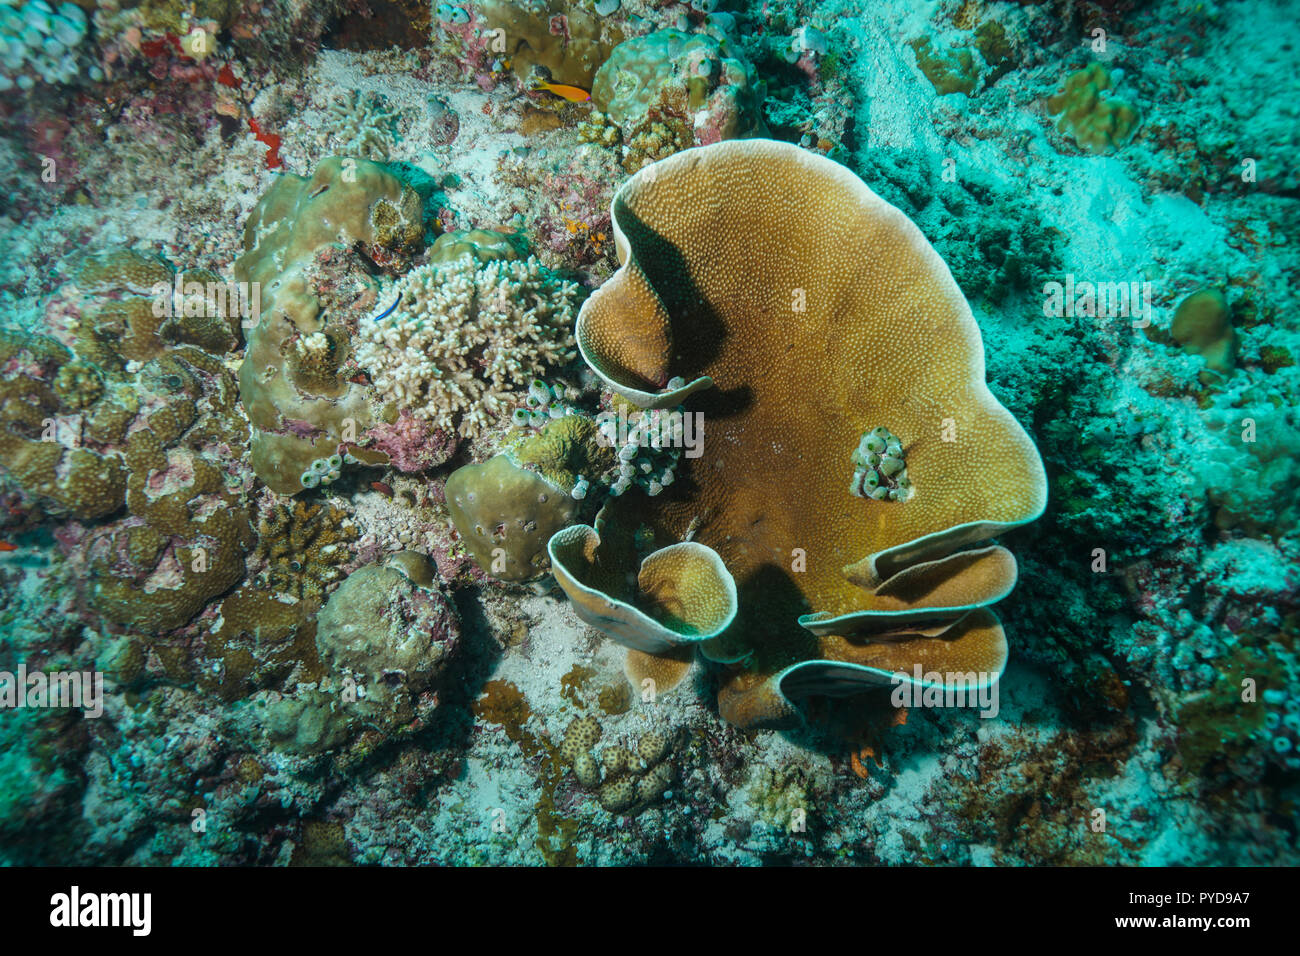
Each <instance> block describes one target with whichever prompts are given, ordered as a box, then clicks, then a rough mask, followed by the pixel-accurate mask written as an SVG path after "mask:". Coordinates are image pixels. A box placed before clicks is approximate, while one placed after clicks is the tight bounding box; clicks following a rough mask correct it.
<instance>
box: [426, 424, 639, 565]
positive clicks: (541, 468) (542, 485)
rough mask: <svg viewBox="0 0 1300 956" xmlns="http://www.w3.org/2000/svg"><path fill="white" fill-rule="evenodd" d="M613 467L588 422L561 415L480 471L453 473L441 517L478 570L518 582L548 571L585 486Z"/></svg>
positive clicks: (469, 469)
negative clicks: (549, 546) (549, 549)
mask: <svg viewBox="0 0 1300 956" xmlns="http://www.w3.org/2000/svg"><path fill="white" fill-rule="evenodd" d="M613 460H614V455H613V451H612V450H611V449H610V448H609V447H607V446H604V445H602V444H601V442H600V441H599V440H598V438H597V427H596V425H595V423H594V422H593V421H592V420H591V419H589V418H586V417H584V416H582V415H574V414H571V415H567V416H565V417H562V418H558V419H555V420H553V421H551V422H550V423H549V424H548V425H546V427H545V428H543V429H542V431H541V432H539V433H537V434H535V435H527V436H525V437H523V438H521V439H519V440H517V441H515V442H514V443H512V444H511V445H510V447H508V448H507V449H506V450H505V451H503V452H502V453H501V454H499V455H496V456H494V457H493V458H491V459H490V460H488V461H487V462H485V463H483V464H480V465H466V466H464V467H463V468H458V469H457V470H456V471H455V472H453V473H452V475H451V477H450V478H448V479H447V488H446V496H447V510H448V512H449V513H450V515H451V521H452V524H453V525H454V526H455V528H456V531H457V533H458V534H459V535H460V537H461V540H462V541H463V542H464V544H465V547H466V549H467V550H468V551H469V553H470V554H471V555H472V556H473V558H474V560H475V561H476V562H477V563H478V565H479V567H481V568H482V569H483V570H484V571H486V572H487V573H489V574H491V575H492V576H493V577H497V578H501V579H502V580H507V581H524V580H527V579H529V578H532V577H536V576H537V575H538V574H541V573H543V572H544V571H545V570H546V568H547V554H546V543H547V541H548V540H549V539H550V537H551V536H552V535H553V534H554V533H555V532H557V531H559V530H560V529H562V528H565V527H567V526H568V525H569V524H570V523H572V522H573V521H574V520H575V519H576V517H577V516H578V514H579V511H580V507H581V503H582V500H583V498H585V495H586V486H585V481H586V480H587V479H588V478H593V479H594V477H595V476H596V475H598V474H599V473H601V472H603V471H605V470H607V469H608V468H610V467H611V466H612V465H613ZM579 489H581V490H579Z"/></svg>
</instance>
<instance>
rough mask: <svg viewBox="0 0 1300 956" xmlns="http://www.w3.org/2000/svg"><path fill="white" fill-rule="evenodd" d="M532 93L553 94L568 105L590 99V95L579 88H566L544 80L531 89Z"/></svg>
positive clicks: (560, 84)
mask: <svg viewBox="0 0 1300 956" xmlns="http://www.w3.org/2000/svg"><path fill="white" fill-rule="evenodd" d="M533 90H534V92H536V91H539V90H545V91H546V92H547V93H554V94H555V95H556V96H559V97H561V98H563V99H566V100H568V101H569V102H570V103H585V102H587V100H589V99H591V93H589V92H588V91H587V90H584V89H582V88H581V87H579V86H566V85H564V84H563V83H548V82H546V81H545V80H538V81H537V85H536V86H534V87H533Z"/></svg>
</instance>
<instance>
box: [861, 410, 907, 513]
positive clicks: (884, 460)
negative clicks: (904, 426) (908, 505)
mask: <svg viewBox="0 0 1300 956" xmlns="http://www.w3.org/2000/svg"><path fill="white" fill-rule="evenodd" d="M852 460H853V477H852V478H851V479H849V494H851V495H856V496H857V497H859V498H873V499H875V500H876V501H885V500H889V501H906V500H907V499H908V498H910V497H911V496H912V480H911V479H910V478H908V477H907V465H905V464H904V463H903V443H902V442H901V441H899V440H898V438H896V437H895V436H894V435H893V433H892V432H890V430H889V429H888V428H873V429H871V431H869V432H866V433H865V434H864V435H863V436H862V440H861V441H859V442H858V447H857V448H855V449H854V450H853V459H852Z"/></svg>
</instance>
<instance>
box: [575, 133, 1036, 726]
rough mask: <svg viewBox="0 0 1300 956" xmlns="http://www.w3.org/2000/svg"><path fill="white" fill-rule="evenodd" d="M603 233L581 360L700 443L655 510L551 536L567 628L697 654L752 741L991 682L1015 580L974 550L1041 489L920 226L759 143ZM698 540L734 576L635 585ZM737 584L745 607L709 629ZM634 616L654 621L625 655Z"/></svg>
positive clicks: (687, 167)
mask: <svg viewBox="0 0 1300 956" xmlns="http://www.w3.org/2000/svg"><path fill="white" fill-rule="evenodd" d="M613 221H614V235H615V242H616V246H617V250H618V255H619V260H620V262H621V263H622V265H621V267H620V269H619V271H618V272H617V273H616V274H615V275H614V277H613V278H611V279H610V280H609V281H608V282H607V283H605V285H604V286H603V287H602V288H600V289H599V290H597V292H596V293H594V294H593V295H592V296H591V298H590V299H589V300H588V301H587V303H586V304H585V305H584V306H583V309H582V311H581V313H580V315H579V318H578V325H577V339H578V345H579V348H580V350H581V351H582V354H583V357H584V358H585V359H586V361H587V363H588V364H589V365H590V366H591V367H592V369H593V370H595V372H596V373H597V374H598V375H599V376H600V377H601V378H602V379H603V380H604V381H605V382H606V383H607V384H608V385H609V386H610V387H612V388H613V389H615V390H616V391H618V392H619V393H621V394H622V395H624V396H625V397H627V398H628V399H629V400H631V401H632V402H634V403H635V404H637V405H639V406H641V407H647V408H648V407H655V408H672V407H675V406H677V405H679V404H681V403H682V402H683V401H685V402H686V403H687V404H686V409H687V412H688V413H692V414H694V413H699V414H702V415H703V416H704V423H705V428H706V432H705V441H704V445H703V453H702V455H701V456H700V457H699V458H696V459H694V460H688V470H687V471H686V473H685V475H684V476H683V478H682V479H679V480H678V481H677V482H676V483H675V484H674V485H673V487H672V488H671V489H669V490H668V491H666V492H665V493H664V494H662V495H660V496H658V497H656V498H653V499H652V498H648V497H645V496H642V495H640V494H639V493H637V495H636V496H635V497H634V496H633V495H625V496H623V497H622V498H619V499H616V501H615V502H613V503H611V504H610V505H608V506H607V507H606V508H605V510H604V512H603V513H602V515H601V516H600V518H598V520H597V524H596V527H595V528H594V529H593V528H586V527H584V526H575V527H573V528H569V529H565V530H564V531H561V532H560V533H559V534H557V535H556V536H555V538H554V539H552V542H551V547H550V550H551V557H552V563H553V565H554V566H555V569H556V576H557V578H558V580H559V581H560V583H561V585H562V586H563V587H564V588H565V590H566V592H567V593H568V594H569V597H570V598H571V599H572V600H573V601H574V604H575V608H576V609H577V610H578V612H579V613H580V614H581V615H582V616H584V617H585V618H586V619H588V620H589V621H592V622H593V623H596V624H597V625H598V626H604V625H607V624H608V622H609V620H610V619H611V617H617V618H618V619H619V622H618V623H619V626H618V627H607V630H608V631H609V632H610V633H612V634H613V635H614V636H615V638H616V639H619V640H621V641H622V642H623V643H629V644H634V645H635V646H636V647H638V648H639V649H640V650H641V651H646V650H655V649H657V650H659V651H661V652H667V653H676V652H679V651H680V648H681V647H682V646H684V645H689V644H692V643H695V644H698V646H700V647H701V649H702V650H703V651H704V653H705V655H706V656H707V657H710V658H712V659H714V660H717V661H723V662H728V663H729V664H730V667H729V668H728V670H727V673H726V675H725V678H724V683H723V687H722V690H721V692H720V697H719V707H720V710H721V713H722V715H723V716H724V717H725V718H726V719H728V720H730V721H731V722H733V723H736V724H738V725H741V726H752V725H757V724H767V723H773V722H777V721H781V720H784V719H786V718H789V717H790V716H792V715H793V714H794V712H795V710H794V706H793V704H792V703H791V700H792V699H793V698H797V697H802V696H806V695H809V694H817V693H853V692H858V691H861V690H863V689H865V688H867V687H870V686H874V685H881V684H886V685H887V684H888V683H889V682H890V681H891V679H892V678H893V675H894V674H896V673H898V672H903V673H906V674H907V675H908V677H907V680H908V681H915V682H916V683H918V684H919V685H921V686H937V682H938V681H942V683H943V684H944V685H945V686H951V683H952V681H953V679H954V678H953V675H958V674H968V675H973V676H974V679H975V680H976V681H977V682H978V684H979V685H980V686H983V685H986V684H989V683H991V682H993V681H996V680H997V679H998V677H999V676H1000V675H1001V673H1002V670H1003V667H1004V666H1005V661H1006V656H1007V646H1006V640H1005V637H1004V635H1003V631H1002V627H1001V625H1000V624H999V623H998V621H997V618H996V617H995V616H994V615H993V614H992V612H990V611H988V610H987V609H986V606H987V605H988V604H990V603H992V602H994V601H997V600H999V599H1000V598H1002V597H1003V596H1005V595H1006V593H1007V592H1008V591H1009V590H1010V588H1011V587H1012V585H1013V584H1014V582H1015V577H1016V564H1015V560H1014V558H1013V557H1012V556H1011V554H1010V553H1009V552H1008V551H1006V550H1005V549H1004V548H1001V547H998V546H987V545H985V546H982V547H979V548H976V549H975V550H965V549H968V548H970V547H971V546H973V545H977V544H980V543H982V542H986V541H987V540H988V539H989V538H991V537H993V536H994V535H996V534H998V533H999V532H1001V531H1003V530H1005V529H1008V528H1011V527H1013V526H1015V525H1019V524H1022V523H1024V522H1027V521H1031V520H1033V519H1034V518H1035V517H1037V516H1038V515H1039V514H1040V513H1041V512H1042V510H1043V507H1044V504H1045V501H1046V481H1045V476H1044V473H1043V468H1042V463H1041V461H1040V459H1039V457H1038V453H1037V450H1036V449H1035V448H1034V445H1033V443H1032V442H1031V441H1030V439H1029V437H1028V436H1027V435H1026V434H1025V432H1024V430H1023V429H1022V428H1021V427H1020V426H1019V425H1018V424H1017V423H1016V421H1015V420H1014V419H1013V418H1012V417H1011V415H1010V414H1009V413H1008V412H1007V411H1006V409H1004V408H1003V407H1002V406H1001V405H1000V404H999V403H998V402H997V400H996V399H995V398H994V397H993V395H992V394H991V393H990V392H989V390H988V387H987V385H986V384H985V381H984V356H983V347H982V343H981V341H980V335H979V329H978V327H977V326H976V324H975V321H974V318H973V317H972V315H971V312H970V308H969V306H968V305H967V303H966V301H965V299H964V298H963V297H962V294H961V292H960V290H959V289H958V288H957V285H956V283H955V282H954V281H953V279H952V275H951V273H950V272H949V271H948V267H947V266H946V265H945V264H944V262H943V260H942V259H941V258H940V257H939V255H938V254H937V253H936V252H935V251H934V249H933V248H932V247H931V246H930V244H929V243H928V242H926V240H925V238H924V237H923V236H922V235H921V233H920V231H919V230H918V229H917V228H916V227H915V226H914V225H913V224H912V223H911V222H910V221H909V220H908V219H907V217H906V216H904V215H903V214H902V213H901V212H899V211H898V210H897V209H895V208H894V207H892V206H890V205H889V204H888V203H886V202H885V201H884V200H882V199H880V197H878V196H877V195H876V194H875V193H874V192H872V191H871V189H869V188H868V187H867V186H866V185H865V184H864V183H863V182H862V181H861V180H860V179H858V178H857V177H856V176H855V175H853V173H851V172H850V171H849V170H848V169H846V168H844V167H843V166H840V165H838V164H837V163H834V162H832V161H830V160H827V159H825V158H822V157H821V156H819V155H817V154H814V153H810V152H806V151H804V150H801V149H799V148H797V147H794V146H790V145H788V144H784V143H778V142H774V141H770V140H744V141H731V142H723V143H718V144H716V145H712V146H707V147H702V148H698V149H691V150H687V151H685V152H683V153H679V154H677V155H675V156H673V157H670V158H669V159H666V160H663V161H661V162H659V163H656V164H655V165H653V166H650V167H647V168H646V169H644V170H642V171H641V172H639V173H638V174H637V175H635V176H633V177H632V178H631V179H630V180H629V181H628V182H627V183H625V184H624V185H623V187H622V188H621V189H620V190H619V191H618V193H617V194H616V196H615V198H614V202H613ZM688 540H689V541H693V542H695V544H696V545H702V546H704V547H705V548H708V549H712V550H713V551H715V552H716V553H717V554H718V555H719V556H720V558H721V561H722V563H723V564H725V571H723V572H721V574H719V573H718V569H717V568H716V566H715V565H714V564H713V563H711V562H708V561H698V560H697V561H691V562H683V563H681V564H680V567H681V569H682V573H683V574H685V575H688V576H689V577H690V580H683V581H681V582H679V584H678V586H677V587H673V588H667V587H665V586H664V583H663V582H662V581H660V580H659V578H661V577H662V575H660V574H655V575H652V576H651V578H652V579H654V580H655V581H656V582H657V584H656V587H655V588H653V589H650V590H647V589H646V588H644V587H638V586H637V584H636V581H637V577H636V570H637V567H638V563H639V561H640V560H641V559H642V558H643V557H645V556H646V555H647V554H648V553H650V552H651V551H652V550H653V549H657V548H662V547H665V546H671V545H674V544H676V543H678V542H682V541H688ZM728 572H729V574H730V576H731V577H733V578H734V580H735V586H736V588H737V594H738V602H737V603H738V606H737V609H736V614H735V619H734V621H733V622H731V623H730V626H729V627H725V628H724V627H723V625H725V624H726V621H725V620H723V621H719V620H718V617H717V614H716V613H714V612H716V610H717V608H719V607H725V606H726V604H727V600H726V595H725V591H726V589H727V587H728V585H729V584H730V581H729V580H727V579H726V578H727V573H728ZM642 577H643V578H644V577H645V576H644V575H642ZM611 582H627V583H624V584H612V583H611ZM710 589H714V590H717V591H718V592H719V597H720V602H719V601H715V602H710V601H708V600H706V599H705V594H702V593H701V592H705V593H707V592H708V591H709V590H710ZM665 594H667V595H670V596H672V598H671V599H670V600H667V601H665V600H664V599H663V595H665ZM682 595H690V596H691V600H688V601H683V600H680V598H681V596H682ZM692 607H696V608H707V609H709V614H707V615H706V617H707V618H708V620H705V621H701V622H693V621H692V620H690V614H691V608H692ZM647 615H648V616H649V617H650V618H653V619H654V620H655V621H657V622H659V623H663V624H665V625H666V626H665V627H660V628H654V629H651V628H648V627H646V628H642V630H644V631H646V633H645V634H642V635H640V639H639V640H637V641H635V642H634V641H630V640H628V638H627V636H626V633H625V632H626V630H627V628H629V627H630V628H636V627H637V621H638V620H639V619H644V618H645V617H646V616H647ZM652 630H653V631H654V633H653V634H651V633H650V631H652ZM665 635H669V638H668V639H666V640H665V639H664V636H665ZM672 635H677V636H676V637H672ZM916 665H920V667H921V670H922V672H923V676H922V677H921V678H920V679H919V680H916V679H915V678H913V676H912V675H913V673H914V668H915V666H916ZM935 675H938V676H937V677H936V676H935Z"/></svg>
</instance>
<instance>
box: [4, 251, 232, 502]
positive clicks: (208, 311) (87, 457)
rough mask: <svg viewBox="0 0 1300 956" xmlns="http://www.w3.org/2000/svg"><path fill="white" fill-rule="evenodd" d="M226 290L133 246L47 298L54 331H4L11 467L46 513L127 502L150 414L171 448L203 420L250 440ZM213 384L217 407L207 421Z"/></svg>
mask: <svg viewBox="0 0 1300 956" xmlns="http://www.w3.org/2000/svg"><path fill="white" fill-rule="evenodd" d="M186 290H188V293H187V292H186ZM225 291H226V290H225V286H224V284H222V283H220V282H219V281H218V280H217V277H216V276H213V275H211V274H210V273H205V272H201V271H196V270H191V271H189V272H184V273H180V274H179V275H178V274H177V272H176V270H175V269H173V268H172V266H171V265H170V264H169V263H167V262H165V261H164V260H162V259H158V258H156V257H152V256H146V255H143V254H140V253H137V252H134V251H131V250H126V249H123V250H115V251H113V252H108V253H103V254H100V255H95V256H90V257H88V258H87V259H86V260H85V261H84V262H83V263H82V264H81V265H80V267H79V268H78V270H77V271H76V273H75V275H74V281H73V282H72V283H69V284H68V285H66V286H64V287H63V288H61V289H60V290H59V292H58V293H57V294H56V295H55V296H54V297H53V298H52V299H51V300H50V302H49V303H48V304H47V307H46V323H47V326H48V328H49V332H50V334H49V335H30V336H23V335H19V334H16V333H6V334H5V335H4V336H3V337H0V465H2V466H3V467H4V469H5V471H6V472H7V473H8V475H9V477H10V479H11V480H13V481H14V482H15V483H16V484H17V485H18V486H19V487H20V488H21V489H22V490H23V491H24V493H26V494H28V495H30V496H32V497H34V498H35V499H36V500H38V501H39V502H40V503H41V505H42V507H43V508H45V509H47V510H49V511H51V512H53V513H56V514H60V515H68V516H70V517H73V518H78V519H82V520H88V519H94V518H101V517H104V516H106V515H110V514H112V513H113V512H115V511H117V510H119V509H120V508H121V507H122V506H123V505H124V504H125V502H126V490H127V468H126V466H127V460H126V453H127V446H128V444H129V442H128V433H134V432H135V431H137V430H138V424H136V423H138V422H139V421H144V420H147V421H149V423H150V427H151V428H153V422H154V421H155V420H156V421H157V423H158V426H157V427H158V429H161V430H162V431H163V432H165V433H166V436H167V437H165V438H163V443H164V444H167V443H170V442H172V441H173V440H174V439H175V438H176V437H177V434H179V432H177V431H176V430H177V429H178V428H179V429H180V431H184V430H185V429H188V428H189V427H190V426H191V425H193V424H195V422H196V420H197V419H199V418H202V426H203V427H201V428H199V429H196V431H195V434H196V435H198V434H203V435H205V436H206V437H207V438H208V439H210V440H212V441H214V442H217V443H224V444H225V445H227V446H228V447H242V446H243V444H244V443H245V441H246V435H245V432H246V428H245V427H244V426H243V424H242V421H241V420H239V415H238V412H237V410H236V408H235V392H234V387H233V382H232V381H230V376H229V375H228V374H227V373H226V372H225V370H224V369H223V368H220V363H219V362H218V361H217V359H216V357H217V356H220V355H222V354H223V353H225V352H226V351H227V350H229V349H230V348H232V347H234V345H235V344H236V342H237V338H236V334H235V328H236V323H237V321H238V316H237V313H236V310H235V309H234V308H231V307H230V305H231V303H229V302H228V301H227V300H226V297H225V295H224V293H225ZM218 295H220V298H221V301H216V299H217V297H218ZM183 385H188V386H189V387H188V388H183V387H182V386H183ZM208 386H211V388H212V390H213V396H214V398H213V399H212V405H211V410H212V411H213V412H214V413H215V414H213V415H208V416H200V415H199V414H198V411H197V409H196V406H195V402H196V401H198V400H199V399H200V398H201V397H203V395H204V392H205V389H206V388H208ZM165 419H166V420H167V424H165V425H164V424H163V422H164V420H165ZM172 419H175V421H176V422H179V424H174V423H173V422H172ZM131 440H133V441H135V442H136V443H137V444H138V443H139V442H141V441H143V439H142V438H133V439H131Z"/></svg>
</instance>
